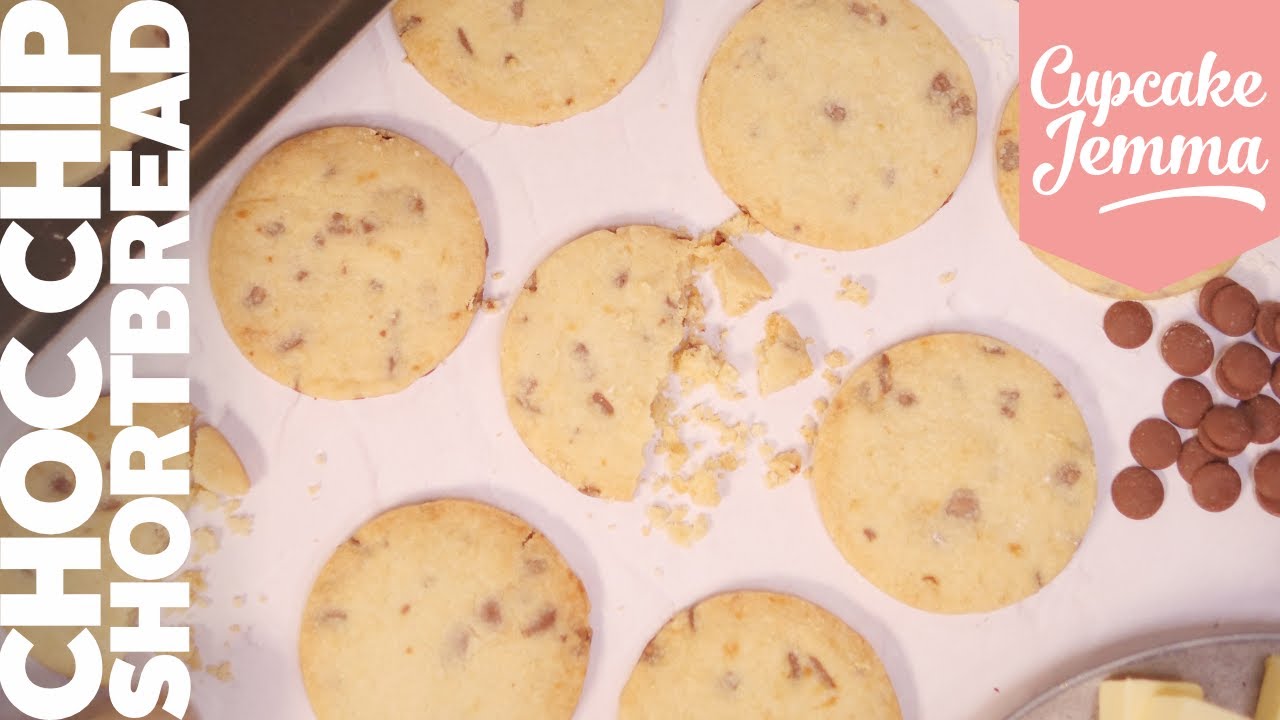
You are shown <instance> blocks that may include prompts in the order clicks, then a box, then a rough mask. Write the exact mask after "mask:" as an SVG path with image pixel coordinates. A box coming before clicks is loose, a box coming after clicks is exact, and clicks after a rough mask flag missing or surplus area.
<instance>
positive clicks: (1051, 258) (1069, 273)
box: [996, 87, 1236, 300]
mask: <svg viewBox="0 0 1280 720" xmlns="http://www.w3.org/2000/svg"><path fill="white" fill-rule="evenodd" d="M1019 147H1020V145H1019V136H1018V88H1016V87H1015V88H1014V89H1013V94H1011V95H1010V96H1009V101H1008V103H1007V104H1006V105H1005V108H1004V114H1003V115H1002V116H1001V118H1000V128H999V130H997V131H996V191H997V193H999V195H1000V204H1001V205H1002V206H1003V207H1004V212H1005V215H1007V216H1008V217H1009V222H1010V223H1013V229H1014V230H1019V231H1020V230H1021V228H1020V222H1019V219H1020V217H1021V215H1020V214H1019V213H1020V203H1019V198H1020V197H1021V189H1020V185H1019V182H1020V179H1019V178H1020V172H1019V168H1020V162H1019V156H1018V155H1019ZM1027 247H1028V248H1030V249H1031V252H1032V254H1034V255H1035V256H1036V258H1038V259H1039V260H1040V261H1041V262H1043V263H1044V264H1045V265H1048V266H1049V269H1051V270H1053V271H1054V272H1056V273H1058V274H1059V275H1061V276H1062V278H1063V279H1064V280H1066V281H1067V282H1069V283H1071V284H1072V285H1075V286H1076V287H1079V288H1082V289H1084V290H1088V291H1089V292H1091V293H1094V294H1096V295H1104V296H1106V297H1110V298H1115V299H1117V300H1157V299H1159V298H1163V297H1172V296H1174V295H1181V294H1183V293H1186V292H1191V291H1192V290H1195V289H1198V288H1200V287H1201V286H1203V285H1204V284H1205V283H1207V282H1209V281H1210V280H1212V279H1213V278H1215V277H1217V276H1219V275H1221V274H1223V273H1225V272H1226V271H1228V270H1230V269H1231V267H1232V266H1233V265H1235V264H1236V259H1235V258H1232V259H1231V260H1228V261H1226V262H1224V263H1222V264H1220V265H1216V266H1214V267H1211V268H1209V269H1208V270H1205V271H1204V272H1201V273H1196V274H1195V275H1192V276H1191V277H1188V278H1186V279H1184V280H1180V281H1178V282H1175V283H1172V284H1170V285H1168V286H1166V287H1163V288H1161V289H1159V290H1156V291H1155V292H1143V291H1142V290H1138V289H1137V288H1133V287H1130V286H1128V285H1125V284H1124V283H1119V282H1116V281H1114V280H1111V279H1110V278H1107V277H1103V276H1102V275H1099V274H1098V273H1096V272H1094V271H1092V270H1089V269H1087V268H1083V267H1081V266H1079V265H1076V264H1075V263H1073V262H1070V261H1068V260H1063V259H1062V258H1060V257H1058V256H1057V255H1054V254H1052V253H1048V252H1045V251H1044V250H1041V249H1039V248H1036V247H1031V246H1030V245H1028V246H1027Z"/></svg>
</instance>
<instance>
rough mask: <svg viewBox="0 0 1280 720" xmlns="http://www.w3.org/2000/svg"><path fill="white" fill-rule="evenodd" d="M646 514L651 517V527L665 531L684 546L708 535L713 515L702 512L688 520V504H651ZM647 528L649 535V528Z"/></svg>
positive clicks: (669, 536) (673, 540)
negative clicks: (667, 505)
mask: <svg viewBox="0 0 1280 720" xmlns="http://www.w3.org/2000/svg"><path fill="white" fill-rule="evenodd" d="M646 515H647V516H648V518H649V522H650V528H657V529H660V530H663V531H665V532H666V533H667V537H668V538H670V540H671V541H672V542H674V543H676V544H677V545H682V546H684V547H689V546H691V545H693V544H694V543H695V542H698V541H699V540H701V539H702V538H704V537H706V535H707V532H708V531H709V530H710V529H711V517H710V516H709V515H707V514H706V513H700V514H699V515H698V516H697V517H696V518H695V519H693V520H692V521H689V520H686V518H687V517H688V515H689V506H687V505H678V506H676V507H674V508H668V507H666V506H665V505H651V506H649V508H648V509H647V510H646ZM645 530H646V532H645V534H646V535H647V534H648V532H647V531H648V530H649V528H646V529H645Z"/></svg>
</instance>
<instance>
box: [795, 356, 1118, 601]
mask: <svg viewBox="0 0 1280 720" xmlns="http://www.w3.org/2000/svg"><path fill="white" fill-rule="evenodd" d="M813 480H814V487H815V490H816V493H817V499H818V507H819V509H820V510H821V512H822V518H823V522H824V523H825V524H826V528H827V532H828V533H830V535H831V538H832V539H833V540H834V541H835V544H836V546H837V547H838V548H839V549H840V552H841V553H843V554H844V556H845V559H846V560H848V561H849V563H850V564H851V565H853V566H854V568H856V569H857V570H858V572H859V573H861V574H862V575H863V576H864V577H866V578H867V579H868V580H870V581H871V582H872V584H874V585H875V586H876V587H878V588H880V589H881V590H883V591H884V592H886V593H888V594H889V595H892V596H893V597H895V598H897V599H898V600H901V601H902V602H904V603H907V604H908V605H912V606H914V607H917V608H921V609H923V610H929V611H932V612H940V613H969V612H987V611H990V610H995V609H997V608H1000V607H1004V606H1006V605H1010V604H1012V603H1015V602H1017V601H1019V600H1021V599H1023V598H1026V597H1028V596H1030V595H1032V594H1034V593H1035V592H1037V591H1038V590H1039V589H1040V588H1041V587H1043V586H1044V585H1046V584H1048V583H1049V582H1050V581H1051V580H1053V578H1054V577H1056V576H1057V575H1058V573H1059V572H1061V571H1062V569H1063V568H1064V567H1065V566H1066V564H1067V562H1068V561H1069V560H1070V559H1071V557H1072V555H1073V554H1074V553H1075V551H1076V547H1077V546H1078V545H1079V543H1080V540H1081V538H1082V537H1083V536H1084V533H1085V531H1086V530H1087V529H1088V526H1089V522H1090V520H1091V519H1092V517H1093V508H1094V500H1095V496H1096V493H1097V488H1096V485H1097V475H1096V469H1095V467H1094V459H1093V446H1092V443H1091V441H1090V439H1089V430H1088V428H1087V427H1086V426H1085V422H1084V419H1083V418H1082V417H1081V416H1080V411H1079V410H1078V409H1077V408H1076V404H1075V402H1073V401H1072V399H1071V396H1070V395H1069V394H1068V393H1067V391H1066V389H1065V388H1064V387H1063V386H1062V385H1061V384H1060V383H1059V382H1058V381H1057V380H1056V379H1054V377H1053V376H1052V375H1051V374H1050V373H1049V372H1048V371H1047V370H1045V369H1044V368H1043V367H1042V366H1040V365H1039V364H1038V363H1037V362H1036V361H1035V360H1033V359H1031V358H1030V357H1028V356H1027V355H1025V354H1023V353H1022V352H1020V351H1019V350H1017V349H1015V348H1013V347H1011V346H1009V345H1007V344H1005V343H1003V342H1000V341H998V340H994V339H992V338H988V337H983V336H980V335H968V334H958V333H957V334H942V335H930V336H926V337H922V338H919V339H916V340H911V341H908V342H905V343H902V344H901V345H897V346H895V347H893V348H891V349H889V350H888V351H886V352H884V353H883V354H881V355H878V356H876V357H875V358H873V359H872V360H870V361H868V362H867V363H866V364H865V365H863V366H861V367H860V368H858V369H857V370H856V371H855V372H854V373H853V374H852V375H851V376H850V377H849V379H848V381H847V382H846V383H845V384H844V386H843V387H842V388H841V389H840V390H839V392H838V393H837V394H836V397H835V399H834V400H833V401H832V403H831V407H830V409H829V410H828V411H827V415H826V417H825V419H824V420H823V423H822V427H821V428H820V429H819V431H818V436H817V440H816V442H815V445H814V460H813Z"/></svg>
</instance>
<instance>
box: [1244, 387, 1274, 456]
mask: <svg viewBox="0 0 1280 720" xmlns="http://www.w3.org/2000/svg"><path fill="white" fill-rule="evenodd" d="M1240 410H1241V411H1243V412H1244V417H1245V419H1246V420H1248V421H1249V425H1251V426H1252V427H1253V443H1254V444H1255V445H1270V444H1271V443H1273V442H1275V441H1276V440H1280V402H1276V400H1275V398H1273V397H1271V396H1270V395H1259V396H1257V397H1255V398H1250V399H1248V400H1245V401H1244V402H1242V403H1240Z"/></svg>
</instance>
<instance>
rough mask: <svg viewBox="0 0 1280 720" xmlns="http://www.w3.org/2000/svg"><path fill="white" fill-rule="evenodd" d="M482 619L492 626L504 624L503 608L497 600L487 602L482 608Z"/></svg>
mask: <svg viewBox="0 0 1280 720" xmlns="http://www.w3.org/2000/svg"><path fill="white" fill-rule="evenodd" d="M480 619H481V620H484V621H485V622H486V623H488V624H490V625H501V624H502V606H501V605H499V604H498V601H497V600H494V599H492V598H491V599H489V600H486V601H485V603H484V605H482V606H480Z"/></svg>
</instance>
